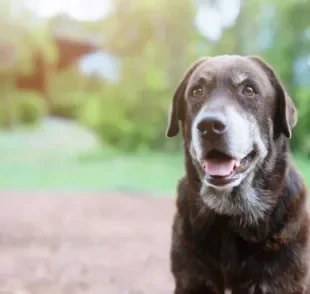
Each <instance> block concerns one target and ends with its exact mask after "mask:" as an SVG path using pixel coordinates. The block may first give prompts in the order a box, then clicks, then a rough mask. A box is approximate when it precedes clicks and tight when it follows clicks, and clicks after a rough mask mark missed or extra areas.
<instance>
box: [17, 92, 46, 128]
mask: <svg viewBox="0 0 310 294" xmlns="http://www.w3.org/2000/svg"><path fill="white" fill-rule="evenodd" d="M14 96H15V97H14V99H15V103H16V112H17V116H18V121H19V122H20V123H22V124H25V125H33V124H36V123H37V122H39V121H41V120H42V118H43V117H45V116H46V114H47V104H46V101H45V100H44V98H43V97H42V96H41V95H40V94H38V93H36V92H31V91H22V92H18V93H16V94H15V95H14Z"/></svg>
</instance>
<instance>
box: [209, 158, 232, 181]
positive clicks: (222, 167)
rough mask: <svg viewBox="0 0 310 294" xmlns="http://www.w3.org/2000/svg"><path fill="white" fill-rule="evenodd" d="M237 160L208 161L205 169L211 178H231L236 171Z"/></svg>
mask: <svg viewBox="0 0 310 294" xmlns="http://www.w3.org/2000/svg"><path fill="white" fill-rule="evenodd" d="M235 164H236V160H234V159H230V160H216V159H208V160H205V161H204V163H203V169H204V170H205V172H206V173H207V174H208V175H209V176H221V177H225V176H229V175H230V174H231V172H232V171H233V169H234V166H235Z"/></svg>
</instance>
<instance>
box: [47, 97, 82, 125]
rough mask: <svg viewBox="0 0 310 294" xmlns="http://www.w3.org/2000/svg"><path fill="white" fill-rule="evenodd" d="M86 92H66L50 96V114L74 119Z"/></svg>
mask: <svg viewBox="0 0 310 294" xmlns="http://www.w3.org/2000/svg"><path fill="white" fill-rule="evenodd" d="M86 98H87V94H85V93H84V92H66V93H58V94H54V96H52V97H51V104H50V114H51V115H53V116H57V117H62V118H67V119H75V118H77V116H78V112H79V109H80V107H81V106H82V105H83V103H84V100H85V99H86Z"/></svg>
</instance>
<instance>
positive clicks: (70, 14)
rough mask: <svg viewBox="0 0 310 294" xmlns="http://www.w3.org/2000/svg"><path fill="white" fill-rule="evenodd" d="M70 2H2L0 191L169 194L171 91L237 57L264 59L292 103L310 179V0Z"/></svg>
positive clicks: (178, 164)
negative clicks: (207, 61)
mask: <svg viewBox="0 0 310 294" xmlns="http://www.w3.org/2000/svg"><path fill="white" fill-rule="evenodd" d="M63 2H64V3H63ZM63 2H61V1H50V0H2V1H1V4H0V13H1V23H0V30H1V31H0V53H1V54H0V74H1V76H0V78H1V83H0V88H1V91H2V94H1V101H0V102H1V108H0V127H1V132H0V150H1V152H0V175H1V176H0V188H2V189H14V190H16V189H19V190H25V189H27V190H38V189H39V190H42V189H48V190H87V191H89V190H94V191H110V190H125V191H127V190H134V191H137V190H139V191H151V192H155V193H162V194H167V193H168V194H169V193H173V192H174V189H175V182H176V180H177V179H178V178H179V177H180V176H181V175H182V173H183V167H182V165H183V163H182V156H181V155H180V152H181V145H180V138H179V139H173V140H168V139H166V138H165V128H166V121H167V110H168V107H169V103H170V100H171V97H172V93H173V90H174V89H175V87H176V85H177V83H178V81H179V80H180V78H181V77H182V75H183V73H184V71H185V70H186V68H187V67H188V66H189V65H190V64H191V63H192V62H194V61H195V60H196V59H197V58H199V57H201V56H206V55H216V54H234V53H236V54H259V55H261V56H262V57H263V58H265V59H266V60H267V61H268V62H269V63H270V64H271V65H272V66H273V67H274V68H275V70H276V72H277V73H278V74H279V76H280V77H281V79H282V80H283V82H284V84H285V86H286V88H287V89H288V92H289V94H290V95H291V96H292V97H293V99H294V101H295V103H296V104H297V106H298V109H299V122H298V125H297V127H296V129H295V130H294V138H293V140H292V141H291V146H292V149H293V151H294V153H295V155H296V160H297V163H298V164H299V165H300V167H301V169H302V170H303V171H304V176H305V177H306V180H307V182H308V183H310V179H309V180H308V179H307V175H308V174H309V173H308V172H307V168H308V164H307V162H308V156H309V154H310V129H309V126H310V116H309V113H310V104H309V95H310V70H309V69H310V26H309V17H310V1H307V0H299V1H298V0H288V1H285V2H283V1H280V0H279V1H277V0H274V1H258V0H257V1H256V0H250V1H241V0H226V1H225V0H196V1H191V0H169V1H163V0H159V1H155V0H114V1H112V0H101V1H99V0H79V1H71V0H70V1H69V0H68V1H63ZM308 171H309V169H308ZM159 174H165V176H162V177H158V176H157V175H159ZM154 177H155V178H156V180H155V178H154ZM309 177H310V175H309Z"/></svg>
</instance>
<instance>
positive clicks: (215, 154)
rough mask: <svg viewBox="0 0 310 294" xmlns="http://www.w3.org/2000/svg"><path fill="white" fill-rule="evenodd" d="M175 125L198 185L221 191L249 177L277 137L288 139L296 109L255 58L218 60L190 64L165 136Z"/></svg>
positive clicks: (174, 101) (204, 60)
mask: <svg viewBox="0 0 310 294" xmlns="http://www.w3.org/2000/svg"><path fill="white" fill-rule="evenodd" d="M179 122H181V124H182V127H183V136H184V140H185V147H186V148H187V149H188V153H189V154H190V156H191V157H192V160H193V164H194V166H195V168H196V169H197V172H198V174H199V177H200V180H201V182H202V186H203V187H204V188H205V189H208V188H212V189H213V190H216V191H221V193H223V192H225V191H231V190H232V188H234V187H237V186H240V185H241V184H242V183H244V182H245V181H246V180H247V179H248V178H251V175H252V177H253V173H255V171H256V170H257V168H258V167H259V166H260V165H261V164H262V163H263V162H264V160H265V158H266V156H267V154H268V153H269V149H270V148H271V146H272V144H274V142H275V141H276V140H277V139H278V138H280V137H284V138H285V137H286V138H290V137H291V131H292V128H293V127H294V125H295V124H296V109H295V107H294V104H293V102H292V100H291V98H290V97H289V96H288V95H287V93H286V92H285V90H284V88H283V86H282V85H281V82H280V81H279V79H278V78H277V76H276V75H275V73H274V71H273V70H272V69H271V68H270V66H268V65H267V64H266V63H265V62H264V61H262V60H261V59H260V58H258V57H255V56H248V57H242V56H217V57H212V58H205V59H201V60H199V61H197V62H196V63H195V64H193V65H192V66H191V68H190V69H189V70H188V71H187V73H186V74H185V76H184V78H183V80H182V81H181V82H180V84H179V86H178V87H177V89H176V91H175V94H174V97H173V101H172V105H171V108H170V114H169V122H168V129H167V136H168V137H173V136H176V135H177V134H178V132H179Z"/></svg>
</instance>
